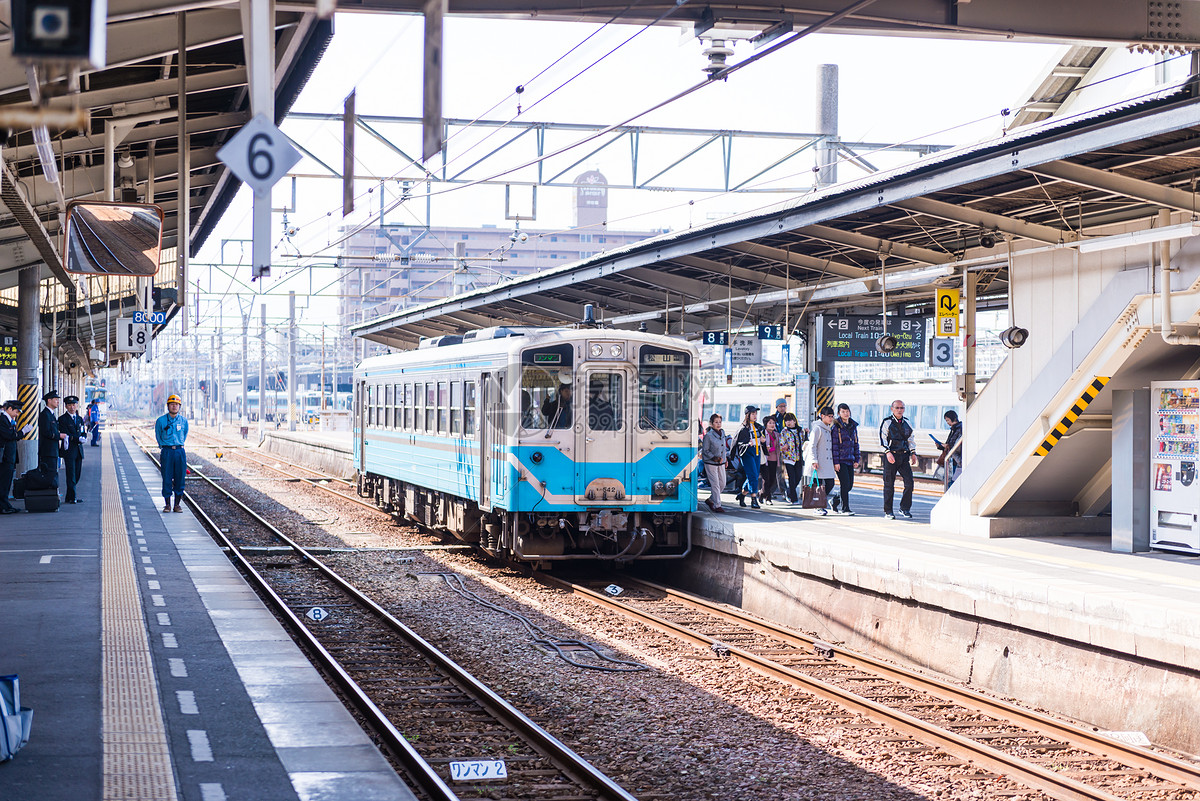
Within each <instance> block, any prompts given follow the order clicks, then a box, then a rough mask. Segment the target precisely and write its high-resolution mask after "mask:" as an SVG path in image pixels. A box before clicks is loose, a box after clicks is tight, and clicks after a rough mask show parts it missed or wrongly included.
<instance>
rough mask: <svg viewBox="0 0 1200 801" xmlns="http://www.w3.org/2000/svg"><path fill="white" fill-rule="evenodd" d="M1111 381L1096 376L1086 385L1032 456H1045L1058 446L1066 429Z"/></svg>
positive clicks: (1101, 376) (1102, 376)
mask: <svg viewBox="0 0 1200 801" xmlns="http://www.w3.org/2000/svg"><path fill="white" fill-rule="evenodd" d="M1110 380H1112V376H1110V375H1098V376H1096V378H1095V380H1094V381H1092V383H1090V384H1088V388H1087V389H1085V390H1084V391H1083V394H1082V395H1080V396H1079V400H1077V401H1075V403H1074V404H1072V406H1071V409H1070V411H1068V412H1067V413H1066V414H1065V415H1063V419H1061V420H1059V421H1058V425H1056V426H1055V427H1054V430H1053V431H1051V432H1050V433H1049V434H1047V435H1046V438H1045V439H1044V440H1042V444H1041V445H1039V446H1038V447H1037V450H1035V451H1034V452H1033V455H1034V456H1045V455H1046V454H1048V453H1049V452H1050V449H1051V448H1053V447H1054V446H1055V445H1057V444H1058V441H1059V440H1060V439H1062V438H1063V435H1064V434H1066V433H1067V429H1068V428H1070V427H1071V425H1072V424H1073V423H1074V422H1075V421H1076V420H1078V419H1079V415H1081V414H1083V410H1084V409H1086V408H1087V407H1088V406H1090V405H1091V403H1092V401H1094V400H1095V399H1096V396H1097V395H1099V394H1100V390H1102V389H1104V385H1105V384H1107V383H1108V382H1109V381H1110Z"/></svg>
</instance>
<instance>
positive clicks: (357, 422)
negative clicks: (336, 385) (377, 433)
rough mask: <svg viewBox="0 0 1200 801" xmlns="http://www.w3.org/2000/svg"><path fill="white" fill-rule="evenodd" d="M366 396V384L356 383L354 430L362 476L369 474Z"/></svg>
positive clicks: (359, 468) (359, 470)
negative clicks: (365, 416) (365, 417)
mask: <svg viewBox="0 0 1200 801" xmlns="http://www.w3.org/2000/svg"><path fill="white" fill-rule="evenodd" d="M365 394H366V384H365V383H363V382H361V381H360V382H357V383H355V385H354V412H353V415H354V425H353V428H354V442H355V443H356V444H357V446H358V472H359V473H360V474H361V473H366V472H367V457H366V452H367V448H366V436H367V427H366V425H365V422H366V421H365V420H364V419H363V417H364V415H365V411H364V409H365V407H366V405H367V399H366V398H365V397H363V396H364V395H365Z"/></svg>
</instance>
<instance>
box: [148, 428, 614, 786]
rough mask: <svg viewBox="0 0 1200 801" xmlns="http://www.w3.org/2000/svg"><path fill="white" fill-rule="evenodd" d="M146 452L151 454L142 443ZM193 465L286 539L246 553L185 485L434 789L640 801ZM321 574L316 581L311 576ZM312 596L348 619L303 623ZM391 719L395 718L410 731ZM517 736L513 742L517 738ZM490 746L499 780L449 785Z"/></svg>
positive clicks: (306, 640)
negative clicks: (459, 768) (455, 766)
mask: <svg viewBox="0 0 1200 801" xmlns="http://www.w3.org/2000/svg"><path fill="white" fill-rule="evenodd" d="M143 449H144V450H145V447H144V446H143ZM147 456H149V457H150V458H151V460H153V459H154V457H153V456H152V455H151V454H150V453H149V451H147ZM156 464H157V462H156ZM191 471H192V475H194V476H195V477H197V478H199V479H201V480H203V481H205V482H206V483H207V484H208V485H209V486H211V487H213V488H214V489H216V490H217V491H218V492H220V493H221V494H222V495H223V496H225V497H226V498H227V499H228V500H229V501H230V502H232V503H234V504H236V505H237V506H238V507H239V508H240V509H241V510H242V511H243V512H245V513H246V514H249V515H251V516H252V517H254V518H255V519H256V520H257V521H258V522H259V524H260V525H262V526H263V527H264V528H266V529H268V530H269V531H271V533H272V534H273V535H274V536H276V537H278V538H279V539H280V540H281V541H282V542H284V543H285V544H286V545H287V546H288V547H290V548H291V549H292V550H293V554H290V555H286V556H280V555H263V556H254V555H247V554H243V553H242V552H241V551H239V550H238V548H237V546H236V545H235V544H234V543H233V542H231V541H230V540H229V538H228V537H226V536H225V535H224V534H223V533H221V530H220V527H219V526H218V525H217V523H215V522H214V521H213V520H212V518H211V517H209V515H208V514H207V513H205V512H204V510H202V509H201V508H199V506H198V504H197V503H196V501H195V500H194V499H193V498H192V496H191V495H190V494H188V493H185V496H184V497H185V499H186V500H187V502H188V504H189V505H190V506H191V507H192V508H193V509H194V510H195V511H196V513H197V515H198V516H199V517H200V518H201V520H202V521H203V522H204V523H205V525H206V526H208V527H209V529H210V531H211V532H212V533H213V536H214V537H216V538H217V539H218V541H220V542H221V544H222V545H223V546H224V547H226V548H228V549H229V552H230V554H231V557H232V558H233V559H234V561H235V562H236V563H237V564H238V565H239V566H240V567H241V568H242V570H243V572H244V573H245V575H246V576H247V578H248V579H249V580H250V581H251V582H252V583H253V584H254V585H255V586H256V589H258V590H259V592H260V593H261V594H262V596H263V597H264V598H265V599H266V600H267V601H268V603H270V604H271V606H272V607H273V609H274V611H275V612H277V613H278V614H279V615H280V617H281V618H283V620H284V621H285V623H286V624H287V625H288V626H289V627H290V628H291V629H292V631H293V632H294V634H295V635H296V636H297V638H298V639H299V640H300V641H301V642H302V644H303V645H304V646H306V647H307V648H308V650H309V652H310V653H311V654H312V655H314V657H315V659H316V661H317V662H318V663H319V664H320V666H321V667H322V668H323V669H324V670H325V671H326V674H327V675H328V676H329V677H330V678H331V679H332V680H333V681H334V682H335V683H336V684H337V685H338V687H339V688H340V689H342V690H343V692H345V693H346V695H347V697H349V698H350V699H351V701H352V702H353V703H354V705H355V706H356V708H357V709H358V711H359V712H360V713H361V714H362V715H363V716H364V717H365V718H366V719H367V720H368V723H369V725H370V726H371V727H372V729H373V730H374V731H375V733H376V734H377V735H378V736H379V738H380V739H381V740H382V742H383V743H384V744H385V746H386V747H387V748H388V750H389V751H391V752H392V753H393V755H394V756H395V757H396V759H397V760H398V761H399V762H400V763H401V765H403V766H404V768H405V769H406V770H407V771H409V773H410V775H411V776H413V778H414V780H415V781H417V783H418V784H420V785H421V788H422V789H423V790H424V791H425V792H426V793H427V794H429V795H430V797H432V798H434V799H447V800H449V799H461V798H475V797H479V798H490V797H493V796H494V793H495V792H497V791H502V792H503V793H504V794H505V796H506V797H514V798H522V799H530V801H536V800H537V799H558V798H563V799H568V798H569V799H579V798H595V799H599V800H601V801H610V800H611V801H636V799H635V797H634V796H633V795H631V794H629V793H628V792H626V791H625V790H624V789H623V788H621V787H620V786H619V785H617V784H616V783H615V782H613V781H612V780H611V779H609V778H608V777H607V776H605V775H604V774H602V773H601V772H600V771H598V770H597V769H596V768H595V767H593V766H592V765H591V764H590V763H588V762H587V761H586V760H584V759H583V758H582V757H580V756H579V755H578V754H576V753H575V752H574V751H572V750H571V749H570V748H568V747H567V746H566V745H564V744H563V743H561V742H560V741H559V740H557V739H556V738H554V737H553V736H551V735H550V734H549V733H548V732H546V731H545V730H544V729H542V728H541V727H540V726H539V725H537V724H536V723H535V722H534V721H532V720H530V719H529V718H528V717H526V716H525V715H524V714H523V713H521V712H520V711H519V710H518V709H516V708H515V707H513V706H512V705H511V704H509V703H508V702H507V701H505V700H504V699H503V698H501V697H500V696H499V695H497V694H496V693H495V692H493V691H492V690H491V689H490V688H488V687H487V686H486V685H484V684H483V683H481V682H480V681H479V680H477V679H476V678H475V677H474V676H472V675H471V674H470V673H468V672H467V671H466V670H465V669H464V668H462V667H461V666H459V665H458V664H456V663H455V662H453V661H452V660H451V659H449V657H447V656H446V655H444V654H442V653H441V652H440V651H439V650H438V649H437V648H435V647H434V646H433V645H432V644H430V643H429V642H428V641H426V640H425V639H424V638H422V637H421V636H420V635H418V634H417V633H416V632H414V631H412V630H411V629H409V628H408V627H407V626H405V625H404V624H403V623H402V622H400V621H399V620H397V619H396V618H395V617H393V616H392V615H391V614H390V613H388V612H387V611H386V610H384V609H383V608H381V607H380V606H378V605H377V604H375V603H374V602H373V601H371V600H370V599H369V598H368V597H366V596H365V595H364V594H362V593H361V592H360V591H359V590H357V589H356V588H355V587H353V586H352V585H351V584H349V583H348V582H346V581H345V580H344V579H342V578H341V577H340V576H338V575H337V573H335V572H334V571H333V570H332V569H331V568H329V567H328V566H327V565H325V564H323V563H322V562H321V561H320V560H318V559H317V558H315V557H314V556H313V555H312V554H311V553H309V552H308V551H306V550H305V549H304V548H303V547H301V546H300V545H298V544H297V543H295V542H294V541H293V540H291V539H290V538H289V537H288V536H287V535H286V534H284V533H283V532H281V531H279V530H278V529H277V528H275V527H274V526H272V525H271V524H270V523H269V522H268V521H266V520H265V519H263V518H262V516H261V515H259V514H257V513H256V512H254V511H253V510H251V509H250V508H249V507H248V506H246V504H244V503H242V501H240V500H239V499H237V498H236V497H234V496H233V495H232V494H230V493H229V492H228V491H227V490H225V489H224V488H223V487H220V486H218V485H217V483H216V482H214V481H212V480H211V479H209V478H208V477H207V476H204V475H203V474H202V473H200V472H199V471H197V470H196V469H195V468H194V467H192V468H191ZM267 574H269V575H270V579H271V580H270V581H268V579H267V578H266V577H265V576H266V575H267ZM318 577H319V579H320V580H321V581H322V582H323V584H324V586H323V587H321V588H315V587H314V586H313V581H314V580H316V579H317V578H318ZM314 606H318V607H321V608H324V609H334V610H335V614H334V616H333V619H334V620H335V621H336V620H338V619H340V618H343V617H344V618H345V619H346V620H345V623H346V625H341V624H340V623H339V624H337V625H334V626H310V625H309V624H307V623H305V622H304V621H303V620H301V618H300V616H299V615H298V614H297V610H302V611H307V610H309V609H311V608H312V607H314ZM368 627H370V628H372V629H374V631H372V632H368V630H367V629H368ZM398 677H399V678H398ZM367 686H369V687H370V689H369V690H368V689H366V687H367ZM385 710H386V711H385ZM390 718H396V719H397V720H399V721H402V725H404V727H405V729H406V731H405V732H401V731H400V730H399V729H397V727H396V726H395V725H394V724H393V723H392V722H391V720H390ZM414 729H419V731H414ZM514 738H517V739H518V740H519V743H520V745H516V746H514V743H513V741H514ZM493 757H495V758H501V757H502V758H503V759H504V761H505V763H506V765H507V766H508V779H507V780H506V781H504V782H503V783H502V784H500V785H496V784H494V783H488V782H478V783H475V784H474V785H471V784H462V785H458V786H457V789H456V790H451V789H450V788H449V787H448V786H447V785H446V783H445V778H446V777H445V776H443V775H442V773H445V774H446V775H447V776H448V774H449V763H450V762H451V761H458V760H471V759H489V758H493ZM434 765H437V766H440V767H441V772H439V771H438V770H437V769H436V768H435V767H433V766H434Z"/></svg>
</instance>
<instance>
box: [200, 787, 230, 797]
mask: <svg viewBox="0 0 1200 801" xmlns="http://www.w3.org/2000/svg"><path fill="white" fill-rule="evenodd" d="M200 801H228V799H227V798H226V796H225V788H224V787H222V786H221V785H219V784H217V783H215V782H206V783H204V784H201V785H200Z"/></svg>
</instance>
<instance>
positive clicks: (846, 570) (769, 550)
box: [651, 521, 1200, 753]
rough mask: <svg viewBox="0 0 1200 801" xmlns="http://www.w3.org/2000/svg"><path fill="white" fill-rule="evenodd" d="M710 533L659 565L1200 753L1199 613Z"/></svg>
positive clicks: (1026, 698) (824, 633)
mask: <svg viewBox="0 0 1200 801" xmlns="http://www.w3.org/2000/svg"><path fill="white" fill-rule="evenodd" d="M706 526H707V524H706ZM709 529H710V530H708V531H701V532H700V533H699V536H698V537H697V546H698V547H697V548H696V550H695V551H694V557H693V558H690V559H688V560H687V561H686V562H685V563H683V564H670V565H661V564H660V565H655V566H653V567H652V568H651V569H652V570H656V571H658V572H660V573H662V574H664V575H667V574H669V577H670V582H671V583H673V584H675V585H677V586H684V587H687V588H690V589H691V590H692V591H694V592H696V593H698V594H701V595H705V596H707V597H711V598H716V599H717V600H720V601H724V602H726V603H730V604H733V605H735V606H738V607H740V608H742V609H745V610H746V611H749V612H752V613H754V614H756V615H760V616H762V617H764V618H766V619H769V620H773V621H775V622H778V623H780V624H782V625H785V626H789V627H791V628H795V629H798V630H801V631H806V632H811V633H813V634H815V635H817V636H818V637H820V638H821V639H823V640H826V641H828V642H832V643H835V644H837V643H842V644H845V645H846V646H848V647H850V648H853V649H856V650H862V651H864V652H867V653H870V654H872V655H874V656H876V657H880V658H883V659H890V660H894V661H896V662H898V663H901V664H904V665H907V666H910V667H914V668H918V669H920V670H923V671H926V672H930V673H934V674H939V675H941V676H943V677H948V678H951V679H955V680H958V681H962V682H965V683H967V684H970V685H971V686H973V687H977V688H980V689H984V690H988V691H991V692H994V693H997V694H999V695H1002V696H1007V697H1010V698H1017V699H1020V700H1021V701H1022V702H1023V703H1026V704H1033V705H1036V706H1039V707H1042V708H1045V709H1049V710H1052V711H1054V712H1056V713H1058V714H1060V715H1064V716H1067V717H1069V718H1074V719H1076V720H1080V721H1084V722H1086V723H1089V724H1091V725H1094V726H1096V727H1098V728H1100V729H1103V730H1110V731H1142V732H1145V733H1146V735H1147V736H1148V737H1150V739H1151V740H1153V741H1154V742H1156V743H1160V744H1163V745H1168V746H1171V747H1173V748H1177V749H1180V750H1183V751H1186V752H1189V753H1200V729H1198V728H1197V727H1195V726H1194V724H1193V721H1192V714H1191V711H1190V710H1191V708H1192V707H1193V706H1194V705H1195V699H1196V698H1200V649H1197V644H1198V641H1197V638H1196V636H1195V634H1196V632H1195V626H1194V625H1193V624H1192V623H1190V622H1188V621H1186V620H1163V619H1161V618H1159V619H1156V618H1154V613H1153V612H1152V610H1138V609H1136V608H1129V607H1132V606H1134V605H1132V604H1125V605H1122V604H1121V603H1120V601H1119V600H1118V599H1114V598H1112V597H1099V598H1087V597H1085V596H1083V595H1082V594H1081V593H1079V592H1078V591H1075V590H1074V588H1071V587H1059V588H1047V587H1036V586H1022V585H1020V584H1018V583H1016V582H1013V581H1011V579H1010V578H1009V577H1007V576H1004V575H997V573H1001V572H1002V571H995V572H994V573H993V572H989V574H988V575H986V576H983V575H980V576H963V575H960V574H956V573H954V572H953V571H952V570H949V569H947V568H946V567H945V566H943V565H939V564H937V562H936V561H933V560H928V559H925V560H921V558H920V557H919V556H915V557H914V558H913V559H912V560H911V562H909V561H907V560H906V559H905V558H904V557H900V559H899V561H897V558H896V557H895V555H894V554H890V553H886V552H879V551H874V552H872V551H871V550H869V549H865V548H864V549H861V550H860V551H857V552H855V553H854V554H853V556H852V557H848V556H847V552H848V551H849V550H851V549H852V546H850V545H842V544H837V545H825V546H823V545H822V544H821V543H819V542H817V541H815V540H804V539H800V538H796V537H795V536H788V535H787V533H786V531H784V530H781V531H780V533H779V535H778V537H777V538H776V539H777V542H772V537H771V536H759V535H756V537H755V540H754V541H753V542H750V541H748V540H747V539H745V538H743V539H735V538H734V536H733V533H732V528H730V527H727V526H723V525H722V524H721V523H720V522H719V521H718V522H717V523H715V524H713V525H712V526H710V527H709ZM798 540H799V541H798ZM1056 589H1057V590H1058V592H1055V590H1056ZM1187 632H1191V634H1187ZM1081 677H1087V678H1086V680H1081Z"/></svg>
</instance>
